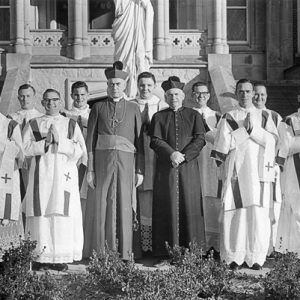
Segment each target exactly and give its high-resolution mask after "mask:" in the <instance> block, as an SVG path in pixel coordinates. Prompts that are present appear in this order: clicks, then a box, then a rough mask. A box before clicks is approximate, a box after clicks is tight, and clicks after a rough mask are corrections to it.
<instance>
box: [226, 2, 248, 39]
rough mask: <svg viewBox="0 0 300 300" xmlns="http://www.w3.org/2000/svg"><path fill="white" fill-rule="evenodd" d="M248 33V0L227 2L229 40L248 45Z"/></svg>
mask: <svg viewBox="0 0 300 300" xmlns="http://www.w3.org/2000/svg"><path fill="white" fill-rule="evenodd" d="M248 31H249V30H248V5H247V0H227V40H228V41H229V42H234V43H246V42H247V41H248V34H249V32H248Z"/></svg>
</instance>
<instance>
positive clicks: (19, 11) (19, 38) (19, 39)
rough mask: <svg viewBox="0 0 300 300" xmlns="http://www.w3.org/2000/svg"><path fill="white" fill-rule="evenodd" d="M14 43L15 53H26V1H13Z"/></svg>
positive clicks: (12, 23)
mask: <svg viewBox="0 0 300 300" xmlns="http://www.w3.org/2000/svg"><path fill="white" fill-rule="evenodd" d="M10 19H11V22H10V26H11V29H12V31H11V32H12V36H11V37H12V39H11V40H12V45H13V49H14V52H15V53H25V47H24V1H23V0H12V1H11V18H10Z"/></svg>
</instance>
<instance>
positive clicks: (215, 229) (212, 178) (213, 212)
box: [194, 106, 222, 251]
mask: <svg viewBox="0 0 300 300" xmlns="http://www.w3.org/2000/svg"><path fill="white" fill-rule="evenodd" d="M194 109H195V110H196V111H198V112H199V113H200V114H201V115H202V117H203V119H204V120H205V122H206V124H207V126H208V128H207V130H208V129H209V131H207V132H206V134H205V141H206V145H205V146H204V147H203V148H202V150H201V152H200V155H199V156H198V162H199V171H200V182H201V192H202V197H203V211H204V222H205V238H206V246H207V250H208V249H210V248H211V247H213V248H214V249H215V250H217V251H219V250H220V226H219V221H218V219H219V214H220V209H221V200H220V196H221V195H220V194H221V188H222V182H221V177H220V170H219V168H217V165H216V163H215V161H214V160H213V159H212V158H211V157H210V153H211V151H212V149H213V144H214V138H215V134H216V131H217V128H216V127H217V123H218V120H219V115H218V113H217V112H216V111H214V110H212V109H210V108H209V107H208V106H206V107H203V108H194Z"/></svg>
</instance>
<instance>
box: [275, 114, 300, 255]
mask: <svg viewBox="0 0 300 300" xmlns="http://www.w3.org/2000/svg"><path fill="white" fill-rule="evenodd" d="M279 135H280V146H279V152H278V156H277V157H276V161H277V163H278V164H279V166H280V168H281V170H282V173H281V190H282V207H281V212H280V217H279V223H278V230H277V240H276V246H275V250H276V251H278V252H281V253H285V252H287V251H289V252H294V253H297V254H298V255H299V254H300V226H299V224H300V223H299V220H300V204H299V197H300V109H298V111H297V112H295V113H293V114H291V115H289V116H287V117H285V118H284V119H283V121H282V122H281V123H280V125H279Z"/></svg>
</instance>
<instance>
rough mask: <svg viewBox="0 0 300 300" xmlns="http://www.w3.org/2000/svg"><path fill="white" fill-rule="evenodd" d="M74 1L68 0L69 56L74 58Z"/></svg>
mask: <svg viewBox="0 0 300 300" xmlns="http://www.w3.org/2000/svg"><path fill="white" fill-rule="evenodd" d="M73 5H74V1H73V0H68V43H67V56H68V57H71V58H73V36H74V28H73V20H74V9H73Z"/></svg>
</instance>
